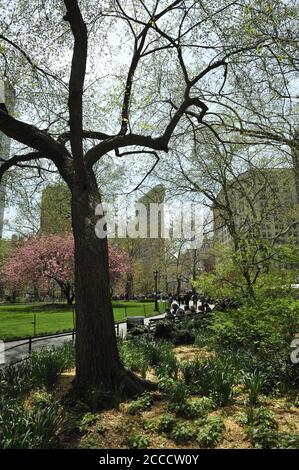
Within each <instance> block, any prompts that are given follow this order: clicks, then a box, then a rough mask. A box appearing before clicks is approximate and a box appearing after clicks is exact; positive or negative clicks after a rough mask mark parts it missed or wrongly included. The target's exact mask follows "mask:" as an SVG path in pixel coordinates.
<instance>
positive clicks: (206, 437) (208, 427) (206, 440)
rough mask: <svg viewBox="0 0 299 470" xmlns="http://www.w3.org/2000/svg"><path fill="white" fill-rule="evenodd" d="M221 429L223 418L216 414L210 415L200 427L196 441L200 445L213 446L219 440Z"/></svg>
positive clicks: (222, 429)
mask: <svg viewBox="0 0 299 470" xmlns="http://www.w3.org/2000/svg"><path fill="white" fill-rule="evenodd" d="M223 431H224V423H223V419H222V418H220V417H218V416H210V417H209V418H208V419H207V420H206V422H205V424H204V425H203V426H202V427H201V428H200V430H199V432H198V434H197V436H196V441H197V443H198V444H199V446H200V447H215V446H216V445H217V444H218V443H219V442H220V441H221V439H222V435H223Z"/></svg>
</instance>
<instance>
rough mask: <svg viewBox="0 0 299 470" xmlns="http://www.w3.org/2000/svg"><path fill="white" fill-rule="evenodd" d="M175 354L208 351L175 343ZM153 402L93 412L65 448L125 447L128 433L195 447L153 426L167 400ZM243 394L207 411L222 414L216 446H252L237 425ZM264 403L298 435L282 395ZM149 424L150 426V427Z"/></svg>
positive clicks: (297, 416)
mask: <svg viewBox="0 0 299 470" xmlns="http://www.w3.org/2000/svg"><path fill="white" fill-rule="evenodd" d="M174 350H175V353H176V355H177V357H178V359H179V361H183V360H188V359H190V360H191V359H195V358H196V357H199V358H202V357H207V356H209V355H211V353H209V352H207V351H205V350H204V349H201V348H199V347H197V346H194V345H191V346H179V347H176V348H175V349H174ZM74 375H75V370H71V371H68V372H65V373H63V374H61V376H60V378H59V382H58V387H57V392H58V396H59V398H61V397H62V396H63V395H65V393H66V392H67V390H68V389H69V388H70V387H71V383H72V380H73V379H74ZM147 378H148V379H150V380H155V376H154V374H153V371H149V372H148V374H147ZM157 398H158V399H157V400H156V401H155V402H154V403H153V405H152V407H151V409H150V410H149V411H143V412H141V413H139V414H137V415H134V416H132V415H129V414H128V413H127V412H126V409H127V406H128V403H123V404H121V405H120V407H119V409H112V410H108V411H102V412H99V413H98V414H97V416H96V417H95V420H94V421H93V422H92V423H91V424H90V425H89V426H87V427H86V428H85V429H84V432H82V433H81V434H79V435H74V436H72V437H71V438H70V439H69V441H68V443H67V446H68V447H71V448H73V447H80V448H82V447H83V448H102V449H126V448H128V440H127V438H128V436H129V435H132V434H135V433H136V434H142V435H143V436H146V437H148V439H149V446H148V448H152V449H163V448H164V449H194V448H198V445H197V444H196V443H192V444H191V443H190V444H189V443H188V445H177V444H175V442H173V441H172V440H171V439H170V438H168V437H167V436H166V435H165V434H163V433H159V434H158V432H157V431H155V430H154V429H153V427H154V423H155V421H156V422H157V421H158V419H159V418H160V417H161V416H162V415H164V414H169V412H168V411H167V401H166V400H161V399H159V397H157ZM244 398H245V397H244V396H243V397H242V394H240V395H238V396H237V398H236V400H235V402H234V404H233V405H230V406H226V407H223V408H221V409H218V410H217V411H215V412H213V413H211V415H213V414H214V415H219V416H222V418H223V420H224V425H225V431H224V434H223V439H222V441H221V443H220V444H219V445H218V446H217V447H216V448H220V449H246V448H252V445H251V443H250V442H249V441H248V439H247V438H246V434H245V430H244V427H243V426H242V425H241V424H240V420H239V417H240V414H241V413H242V411H244ZM262 400H265V405H266V406H267V408H269V409H270V410H271V411H273V412H274V413H275V417H276V419H277V422H278V425H279V431H281V432H286V433H292V434H298V435H299V408H297V407H295V406H293V407H292V406H291V405H290V403H289V402H288V401H287V399H285V398H279V399H272V398H271V400H270V399H269V398H268V397H267V398H266V397H265V398H262ZM151 426H152V427H151Z"/></svg>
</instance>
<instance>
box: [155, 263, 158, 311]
mask: <svg viewBox="0 0 299 470" xmlns="http://www.w3.org/2000/svg"><path fill="white" fill-rule="evenodd" d="M158 275H159V271H154V279H155V312H159V307H158Z"/></svg>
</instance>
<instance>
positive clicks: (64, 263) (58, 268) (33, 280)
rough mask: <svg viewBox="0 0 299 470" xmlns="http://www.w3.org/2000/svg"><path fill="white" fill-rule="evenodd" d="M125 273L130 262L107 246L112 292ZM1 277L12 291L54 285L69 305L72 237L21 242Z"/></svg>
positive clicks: (70, 297) (116, 248)
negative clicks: (55, 284)
mask: <svg viewBox="0 0 299 470" xmlns="http://www.w3.org/2000/svg"><path fill="white" fill-rule="evenodd" d="M128 270H129V262H128V260H127V257H126V254H125V253H124V252H123V250H121V249H120V248H119V247H116V246H113V245H112V246H109V271H110V286H111V289H113V287H114V286H115V285H116V283H117V282H119V281H120V279H121V278H122V277H123V276H124V275H125V274H126V273H127V272H128ZM2 275H3V277H4V279H5V281H6V283H7V284H8V286H9V287H10V288H11V289H12V290H14V291H16V290H20V289H22V288H24V287H26V286H28V285H30V286H32V287H34V288H36V289H38V290H42V291H48V290H49V288H50V287H51V284H52V283H53V281H54V282H55V283H57V284H58V285H59V287H60V288H61V291H62V293H63V294H64V296H65V298H66V300H67V303H68V304H69V305H71V304H72V302H73V300H74V297H75V290H74V238H73V235H72V234H55V235H47V236H39V237H32V238H29V239H28V240H27V241H25V242H21V243H20V244H19V245H18V246H17V247H16V249H15V250H14V251H13V252H12V254H11V256H10V258H9V259H8V260H7V262H6V263H5V264H4V266H3V267H2Z"/></svg>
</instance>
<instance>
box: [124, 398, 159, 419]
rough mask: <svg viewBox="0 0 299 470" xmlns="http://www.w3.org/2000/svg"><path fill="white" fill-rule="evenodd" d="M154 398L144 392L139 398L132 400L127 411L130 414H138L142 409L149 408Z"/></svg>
mask: <svg viewBox="0 0 299 470" xmlns="http://www.w3.org/2000/svg"><path fill="white" fill-rule="evenodd" d="M152 403H153V399H152V397H151V395H150V394H149V393H143V394H142V395H141V396H140V397H139V398H138V399H137V400H134V401H132V402H131V403H130V404H129V406H128V408H127V412H128V413H129V414H130V415H136V414H138V413H140V412H141V411H146V410H149V409H150V408H151V406H152Z"/></svg>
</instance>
